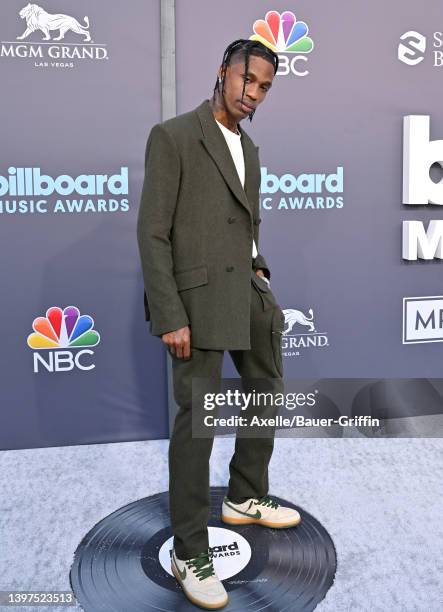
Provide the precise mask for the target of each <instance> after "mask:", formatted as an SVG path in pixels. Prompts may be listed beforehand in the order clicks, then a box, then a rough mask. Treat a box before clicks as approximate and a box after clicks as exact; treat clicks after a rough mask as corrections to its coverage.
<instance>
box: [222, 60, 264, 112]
mask: <svg viewBox="0 0 443 612" xmlns="http://www.w3.org/2000/svg"><path fill="white" fill-rule="evenodd" d="M218 74H219V76H220V78H221V77H222V73H221V68H220V69H219V73H218ZM273 78H274V67H273V65H272V64H271V62H268V61H267V60H265V59H263V58H262V57H257V56H256V55H250V56H249V66H248V74H246V73H245V60H244V57H242V56H240V57H238V56H235V57H233V58H232V59H231V64H229V66H228V67H227V70H226V79H225V91H224V100H225V106H226V110H227V111H228V113H229V114H230V115H232V116H233V117H234V119H235V120H236V121H241V120H242V119H244V118H245V117H247V116H248V115H249V113H250V112H251V110H253V109H254V108H257V106H258V105H259V104H261V103H262V102H263V100H264V99H265V97H266V94H267V93H268V91H269V89H270V88H271V85H272V80H273ZM244 82H245V93H244V95H243V104H242V103H241V99H242V91H243V83H244ZM220 91H221V89H220Z"/></svg>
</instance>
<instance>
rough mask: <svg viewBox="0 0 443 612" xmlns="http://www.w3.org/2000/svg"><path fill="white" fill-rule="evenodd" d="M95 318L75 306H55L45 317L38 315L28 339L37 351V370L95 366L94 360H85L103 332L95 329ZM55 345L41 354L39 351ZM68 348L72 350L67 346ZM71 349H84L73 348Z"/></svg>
mask: <svg viewBox="0 0 443 612" xmlns="http://www.w3.org/2000/svg"><path fill="white" fill-rule="evenodd" d="M93 328H94V319H93V318H92V317H91V316H89V315H80V311H79V309H78V308H77V307H76V306H66V308H64V309H61V308H59V307H58V306H52V307H51V308H48V310H47V311H46V316H45V317H37V318H35V319H34V321H33V322H32V329H33V330H34V332H33V333H32V334H29V336H28V339H27V343H28V346H29V347H30V348H32V349H35V352H34V354H33V355H34V372H36V373H37V372H39V367H40V366H42V367H44V368H45V369H46V370H47V371H48V372H66V371H70V370H73V369H74V368H75V367H77V368H78V369H79V370H92V369H93V368H95V365H94V364H93V363H85V362H84V361H83V358H84V356H85V355H87V356H91V355H93V354H94V352H93V351H92V350H90V347H93V346H97V344H98V343H99V342H100V334H99V333H98V332H97V331H96V330H95V329H93ZM49 349H55V352H52V351H51V352H48V353H47V354H46V355H45V356H42V355H41V354H40V353H39V352H38V351H48V350H49ZM67 349H69V350H67ZM70 349H81V350H80V351H76V352H73V351H72V350H70Z"/></svg>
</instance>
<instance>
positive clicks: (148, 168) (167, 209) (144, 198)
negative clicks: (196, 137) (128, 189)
mask: <svg viewBox="0 0 443 612" xmlns="http://www.w3.org/2000/svg"><path fill="white" fill-rule="evenodd" d="M180 173H181V167H180V156H179V154H178V151H177V148H176V146H175V143H174V141H173V139H172V137H171V136H170V135H169V134H168V132H167V131H166V129H165V128H164V127H163V126H162V125H161V124H156V125H154V127H153V128H152V129H151V132H150V134H149V137H148V141H147V144H146V152H145V176H144V181H143V188H142V194H141V201H140V208H139V213H138V219H137V240H138V247H139V251H140V258H141V264H142V270H143V280H144V285H145V291H146V296H147V300H148V305H149V311H150V318H151V333H152V334H153V335H154V336H161V335H162V334H165V333H167V332H170V331H175V330H176V329H179V328H181V327H185V326H186V325H188V324H189V318H188V315H187V313H186V310H185V308H184V305H183V302H182V301H181V298H180V295H179V293H178V290H177V284H176V282H175V277H174V274H173V268H174V265H173V259H172V245H171V238H170V237H171V229H172V225H173V219H174V212H175V208H176V205H177V197H178V191H179V186H180Z"/></svg>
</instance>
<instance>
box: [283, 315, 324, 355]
mask: <svg viewBox="0 0 443 612" xmlns="http://www.w3.org/2000/svg"><path fill="white" fill-rule="evenodd" d="M283 314H284V315H285V329H284V330H283V333H282V350H283V355H284V356H285V357H298V356H299V355H300V350H299V349H307V348H323V347H325V346H329V340H328V335H327V333H326V332H319V331H317V330H316V328H315V325H314V312H313V310H312V308H310V309H309V310H308V314H307V315H305V314H304V313H303V312H302V311H301V310H296V309H295V308H286V309H284V310H283ZM305 328H307V330H306V331H302V330H304V329H305Z"/></svg>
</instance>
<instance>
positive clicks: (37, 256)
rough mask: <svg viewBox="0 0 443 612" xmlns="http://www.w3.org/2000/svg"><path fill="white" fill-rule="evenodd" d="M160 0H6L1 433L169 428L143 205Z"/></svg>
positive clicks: (16, 444)
mask: <svg viewBox="0 0 443 612" xmlns="http://www.w3.org/2000/svg"><path fill="white" fill-rule="evenodd" d="M160 66H161V65H160V9H159V3H158V2H146V1H145V0H132V1H131V2H129V3H127V2H120V1H118V0H116V1H113V2H106V1H104V0H96V1H95V2H92V3H91V2H87V1H76V2H72V1H71V2H68V1H65V0H50V1H48V0H42V1H41V3H39V4H26V2H24V1H23V0H22V1H15V0H8V1H6V2H2V3H1V5H0V79H1V83H2V88H1V89H2V95H1V102H0V106H1V117H2V121H1V122H0V142H1V149H0V224H1V246H0V248H1V258H0V262H1V263H0V270H1V272H0V282H1V305H2V326H1V338H2V342H1V346H0V354H1V363H2V368H1V369H2V385H1V416H0V419H1V423H0V448H2V449H11V448H32V447H46V446H58V445H72V444H90V443H94V442H109V441H116V442H118V441H124V440H142V439H148V438H164V437H167V435H168V423H167V396H166V392H167V383H166V367H165V360H164V351H163V350H162V347H161V346H160V343H159V342H158V340H156V339H155V338H152V337H151V335H150V333H149V330H148V328H147V324H146V322H145V315H144V305H143V284H142V278H141V268H140V264H139V258H138V247H137V241H136V220H137V212H138V204H139V198H140V192H141V184H142V181H143V160H144V151H145V145H146V139H147V136H148V133H149V130H150V128H151V126H152V125H153V124H154V123H156V122H158V121H160V120H161V99H160V91H161V80H160Z"/></svg>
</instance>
